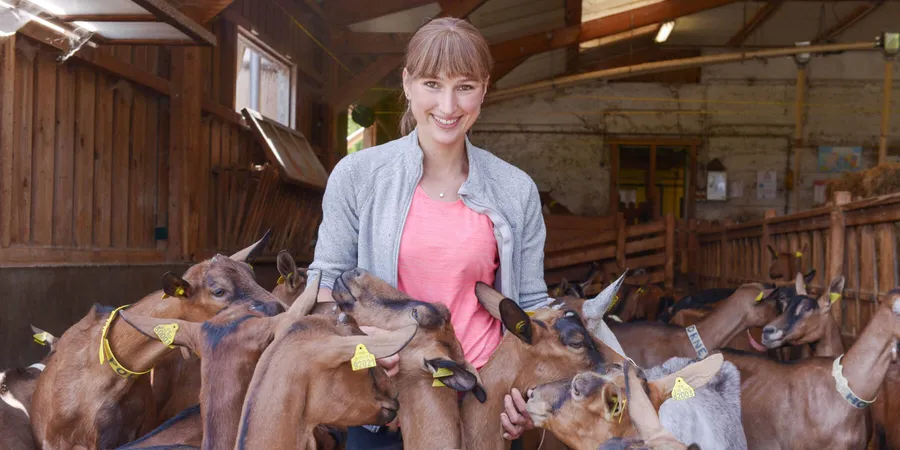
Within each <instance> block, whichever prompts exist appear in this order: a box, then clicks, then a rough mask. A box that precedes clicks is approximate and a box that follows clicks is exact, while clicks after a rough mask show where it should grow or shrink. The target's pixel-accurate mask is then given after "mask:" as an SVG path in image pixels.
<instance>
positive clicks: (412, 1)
mask: <svg viewBox="0 0 900 450" xmlns="http://www.w3.org/2000/svg"><path fill="white" fill-rule="evenodd" d="M429 3H434V0H337V1H330V2H326V3H325V13H326V14H328V17H329V19H330V20H331V23H334V24H335V25H338V26H345V25H350V24H353V23H358V22H364V21H366V20H369V19H374V18H376V17H381V16H386V15H388V14H393V13H395V12H400V11H405V10H407V9H412V8H417V7H419V6H423V5H427V4H429Z"/></svg>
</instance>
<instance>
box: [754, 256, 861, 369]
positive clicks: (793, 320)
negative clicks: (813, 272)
mask: <svg viewBox="0 0 900 450" xmlns="http://www.w3.org/2000/svg"><path fill="white" fill-rule="evenodd" d="M795 284H796V292H797V295H795V296H793V298H791V299H790V301H789V302H788V304H787V307H786V308H785V310H784V312H783V313H782V314H781V315H780V316H778V318H776V319H775V320H773V321H772V322H769V324H768V325H766V326H765V327H764V328H763V334H762V345H764V346H766V347H768V348H778V347H781V346H783V345H806V344H809V345H811V346H813V347H814V355H815V356H831V357H834V356H838V355H840V354H841V353H844V344H843V342H842V341H841V330H840V328H839V327H838V324H837V322H835V320H834V316H833V315H831V305H832V304H834V302H835V301H837V299H838V298H840V296H841V293H842V292H843V291H844V277H843V276H838V277H837V278H835V279H834V280H832V282H831V284H830V285H829V286H828V289H826V290H825V292H823V293H822V295H821V296H819V298H818V299H816V298H814V297H810V296H809V295H808V294H807V292H806V286H805V285H804V280H803V276H802V275H801V274H799V273H798V274H797V277H796V280H795Z"/></svg>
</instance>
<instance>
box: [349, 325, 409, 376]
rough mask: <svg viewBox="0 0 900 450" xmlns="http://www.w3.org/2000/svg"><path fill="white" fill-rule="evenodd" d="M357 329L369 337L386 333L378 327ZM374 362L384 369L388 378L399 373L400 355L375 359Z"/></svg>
mask: <svg viewBox="0 0 900 450" xmlns="http://www.w3.org/2000/svg"><path fill="white" fill-rule="evenodd" d="M359 329H360V330H362V332H363V333H366V334H367V335H369V336H372V335H374V334H378V333H385V332H386V330H384V329H383V328H378V327H363V326H361V327H359ZM375 362H377V363H378V365H379V366H381V367H383V368H384V371H385V372H387V375H388V376H389V377H393V376H395V375H397V374H398V373H400V354H399V353H395V354H393V355H391V356H388V357H386V358H381V359H376V360H375Z"/></svg>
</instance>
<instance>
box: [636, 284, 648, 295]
mask: <svg viewBox="0 0 900 450" xmlns="http://www.w3.org/2000/svg"><path fill="white" fill-rule="evenodd" d="M644 292H647V291H646V290H645V289H644V287H643V286H641V287H639V288H638V294H643V293H644Z"/></svg>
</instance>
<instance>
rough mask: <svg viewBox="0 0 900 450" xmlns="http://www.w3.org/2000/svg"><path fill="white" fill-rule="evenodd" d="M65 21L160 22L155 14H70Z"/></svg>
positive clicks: (62, 17)
mask: <svg viewBox="0 0 900 450" xmlns="http://www.w3.org/2000/svg"><path fill="white" fill-rule="evenodd" d="M59 19H60V20H62V21H63V22H159V17H156V16H154V15H153V14H69V15H67V16H61V17H60V18H59Z"/></svg>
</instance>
